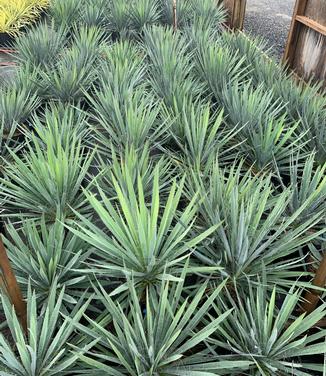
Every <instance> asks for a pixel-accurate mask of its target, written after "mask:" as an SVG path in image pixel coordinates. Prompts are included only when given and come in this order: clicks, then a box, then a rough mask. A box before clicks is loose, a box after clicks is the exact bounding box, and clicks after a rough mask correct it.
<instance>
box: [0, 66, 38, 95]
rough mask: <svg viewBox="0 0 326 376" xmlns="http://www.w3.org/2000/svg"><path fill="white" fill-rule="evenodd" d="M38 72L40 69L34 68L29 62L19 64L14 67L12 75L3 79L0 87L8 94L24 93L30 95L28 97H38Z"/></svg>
mask: <svg viewBox="0 0 326 376" xmlns="http://www.w3.org/2000/svg"><path fill="white" fill-rule="evenodd" d="M39 72H40V68H39V67H35V66H34V65H32V64H31V63H29V62H26V63H25V64H19V65H18V66H16V67H15V72H14V74H11V75H7V76H4V77H3V81H2V82H1V83H0V87H1V89H2V88H4V89H5V90H8V91H9V92H12V91H17V92H22V91H25V92H27V93H31V94H30V95H38V80H39V78H40V76H39ZM1 89H0V90H1Z"/></svg>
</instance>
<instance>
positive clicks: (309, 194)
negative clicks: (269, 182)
mask: <svg viewBox="0 0 326 376" xmlns="http://www.w3.org/2000/svg"><path fill="white" fill-rule="evenodd" d="M325 171H326V163H325V164H324V166H317V167H315V155H314V154H311V155H309V156H307V158H306V159H305V161H304V162H301V161H300V159H299V156H297V157H293V158H292V159H291V164H290V168H289V174H290V184H291V187H292V194H291V200H290V202H289V205H288V208H287V210H288V213H289V215H291V214H293V213H295V211H296V210H298V209H299V208H300V206H302V205H304V204H307V208H306V210H304V211H303V212H302V213H301V215H300V217H299V218H298V219H297V221H296V223H302V222H304V221H306V220H307V219H309V218H311V216H313V215H314V214H315V213H316V212H322V211H325V209H326V176H325ZM281 183H282V186H283V188H284V189H286V187H285V184H284V183H283V182H282V180H281ZM324 225H325V221H324V218H321V222H320V223H319V226H324ZM319 226H318V225H317V227H319Z"/></svg>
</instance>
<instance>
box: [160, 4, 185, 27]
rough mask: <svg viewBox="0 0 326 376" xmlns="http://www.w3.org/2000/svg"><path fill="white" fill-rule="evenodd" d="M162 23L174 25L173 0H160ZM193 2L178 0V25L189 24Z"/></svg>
mask: <svg viewBox="0 0 326 376" xmlns="http://www.w3.org/2000/svg"><path fill="white" fill-rule="evenodd" d="M160 3H161V4H160V5H161V9H162V10H161V14H162V16H161V17H162V23H163V24H165V25H169V26H172V25H173V20H174V15H173V3H172V1H171V0H160ZM191 11H192V3H191V0H178V1H177V21H178V27H184V26H186V25H187V23H188V22H189V20H190V18H191Z"/></svg>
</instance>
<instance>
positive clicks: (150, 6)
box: [129, 0, 161, 32]
mask: <svg viewBox="0 0 326 376" xmlns="http://www.w3.org/2000/svg"><path fill="white" fill-rule="evenodd" d="M159 2H160V1H159V0H135V1H133V2H132V3H131V5H130V10H129V12H130V24H131V28H132V29H134V30H136V31H137V32H141V31H142V30H143V29H144V27H145V26H150V25H154V24H156V23H157V22H158V21H159V19H160V17H161V13H160V9H159Z"/></svg>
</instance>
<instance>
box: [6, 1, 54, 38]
mask: <svg viewBox="0 0 326 376" xmlns="http://www.w3.org/2000/svg"><path fill="white" fill-rule="evenodd" d="M48 5H49V1H48V0H11V1H10V2H9V1H7V0H1V1H0V14H1V17H0V33H6V34H8V35H11V36H17V35H18V34H19V32H20V30H21V28H22V27H23V26H26V25H28V24H30V23H32V22H34V21H35V20H36V19H37V17H38V16H39V15H40V13H41V11H42V10H43V9H44V8H46V7H47V6H48Z"/></svg>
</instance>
